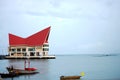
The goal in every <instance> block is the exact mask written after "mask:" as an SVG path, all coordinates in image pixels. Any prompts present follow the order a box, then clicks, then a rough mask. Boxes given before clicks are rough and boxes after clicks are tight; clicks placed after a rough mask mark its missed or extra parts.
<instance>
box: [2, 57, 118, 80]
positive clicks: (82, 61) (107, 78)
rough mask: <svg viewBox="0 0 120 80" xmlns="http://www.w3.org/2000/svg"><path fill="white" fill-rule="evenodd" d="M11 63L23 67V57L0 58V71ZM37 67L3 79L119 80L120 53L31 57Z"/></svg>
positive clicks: (4, 69)
mask: <svg viewBox="0 0 120 80" xmlns="http://www.w3.org/2000/svg"><path fill="white" fill-rule="evenodd" d="M10 65H13V66H14V67H16V68H24V60H23V59H4V60H0V72H7V70H6V67H8V66H10ZM30 66H31V67H35V68H37V69H38V71H39V73H38V74H34V75H22V76H18V77H14V78H4V80H60V76H73V75H80V73H81V72H84V73H85V75H84V76H83V77H81V79H80V80H120V55H60V56H56V59H31V60H30Z"/></svg>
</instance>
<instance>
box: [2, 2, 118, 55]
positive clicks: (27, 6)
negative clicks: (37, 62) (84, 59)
mask: <svg viewBox="0 0 120 80" xmlns="http://www.w3.org/2000/svg"><path fill="white" fill-rule="evenodd" d="M48 26H51V32H50V36H49V44H50V52H49V53H50V54H55V55H57V54H92V53H99V54H101V53H107V54H108V53H120V0H0V53H3V54H6V53H7V47H8V46H9V43H8V33H12V34H15V35H18V36H21V37H27V36H29V35H31V34H34V33H36V32H38V31H40V30H42V29H44V28H47V27H48Z"/></svg>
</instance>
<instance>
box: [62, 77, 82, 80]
mask: <svg viewBox="0 0 120 80" xmlns="http://www.w3.org/2000/svg"><path fill="white" fill-rule="evenodd" d="M80 77H81V76H61V77H60V80H76V79H80Z"/></svg>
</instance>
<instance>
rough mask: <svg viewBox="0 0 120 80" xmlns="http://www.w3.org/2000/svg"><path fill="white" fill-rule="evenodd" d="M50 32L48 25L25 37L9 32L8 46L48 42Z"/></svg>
mask: <svg viewBox="0 0 120 80" xmlns="http://www.w3.org/2000/svg"><path fill="white" fill-rule="evenodd" d="M49 33H50V27H48V28H46V29H44V30H41V31H39V32H37V33H35V34H33V35H31V36H29V37H27V38H22V37H19V36H16V35H13V34H9V45H10V46H20V45H25V46H40V45H43V44H44V43H47V42H48V37H49Z"/></svg>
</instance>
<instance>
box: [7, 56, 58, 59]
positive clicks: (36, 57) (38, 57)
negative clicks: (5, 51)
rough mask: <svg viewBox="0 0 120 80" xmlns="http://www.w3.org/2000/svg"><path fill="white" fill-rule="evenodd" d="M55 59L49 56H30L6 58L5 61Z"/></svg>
mask: <svg viewBox="0 0 120 80" xmlns="http://www.w3.org/2000/svg"><path fill="white" fill-rule="evenodd" d="M27 58H29V59H55V58H56V57H55V56H52V55H49V56H30V57H25V56H16V57H15V56H6V57H5V59H27Z"/></svg>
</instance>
